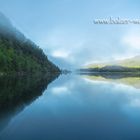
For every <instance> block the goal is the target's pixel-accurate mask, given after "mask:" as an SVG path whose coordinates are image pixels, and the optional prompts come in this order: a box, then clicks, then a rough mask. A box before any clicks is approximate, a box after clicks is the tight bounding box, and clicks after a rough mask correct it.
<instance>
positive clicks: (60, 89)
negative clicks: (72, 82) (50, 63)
mask: <svg viewBox="0 0 140 140" xmlns="http://www.w3.org/2000/svg"><path fill="white" fill-rule="evenodd" d="M52 93H53V94H56V95H60V94H62V93H69V90H68V88H67V87H65V86H61V87H54V88H52Z"/></svg>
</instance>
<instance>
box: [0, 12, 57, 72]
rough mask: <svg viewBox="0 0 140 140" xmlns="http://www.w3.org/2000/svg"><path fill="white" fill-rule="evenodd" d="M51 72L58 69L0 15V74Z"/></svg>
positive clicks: (41, 51)
mask: <svg viewBox="0 0 140 140" xmlns="http://www.w3.org/2000/svg"><path fill="white" fill-rule="evenodd" d="M52 72H59V68H58V67H57V66H55V65H54V64H53V63H52V62H50V61H49V60H48V58H47V56H46V55H45V54H44V52H43V50H41V49H40V48H39V47H38V46H37V45H36V44H35V43H33V42H32V41H31V40H29V39H27V38H26V37H25V36H24V35H23V34H22V33H21V32H20V31H18V30H17V29H16V28H15V27H14V26H13V25H12V23H11V22H10V20H9V19H8V18H7V17H5V16H4V15H3V14H2V13H0V74H2V75H3V74H7V73H18V74H27V73H30V74H32V73H52Z"/></svg>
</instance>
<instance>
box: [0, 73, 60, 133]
mask: <svg viewBox="0 0 140 140" xmlns="http://www.w3.org/2000/svg"><path fill="white" fill-rule="evenodd" d="M57 77H58V75H57V74H56V75H51V76H32V77H1V78H0V131H1V129H3V127H5V126H6V125H7V123H8V122H9V121H10V119H11V118H12V117H13V116H14V115H16V114H17V113H19V112H20V111H22V110H23V109H24V108H25V107H26V106H27V105H29V104H30V103H31V102H33V101H34V100H35V99H37V98H38V97H39V96H41V95H42V93H43V91H44V90H45V89H47V86H48V84H49V83H51V82H52V81H53V80H54V79H56V78H57Z"/></svg>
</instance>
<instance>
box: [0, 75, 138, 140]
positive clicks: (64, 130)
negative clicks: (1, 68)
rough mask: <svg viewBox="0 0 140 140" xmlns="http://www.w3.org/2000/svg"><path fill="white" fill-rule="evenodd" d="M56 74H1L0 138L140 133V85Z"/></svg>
mask: <svg viewBox="0 0 140 140" xmlns="http://www.w3.org/2000/svg"><path fill="white" fill-rule="evenodd" d="M54 79H55V77H51V78H48V79H46V78H45V77H44V78H43V79H37V78H30V79H28V78H27V79H26V78H21V79H18V78H14V79H11V78H9V79H0V140H32V139H33V140H93V139H94V140H139V139H140V133H139V130H140V89H139V88H135V87H134V86H133V85H132V86H131V85H125V84H124V83H114V82H112V81H109V82H107V81H104V80H103V81H101V80H98V79H94V78H89V77H84V76H78V75H62V76H60V77H59V78H58V79H57V80H55V81H53V80H54ZM51 81H53V82H52V83H51V84H49V83H50V82H51ZM48 84H49V86H48ZM47 86H48V88H47Z"/></svg>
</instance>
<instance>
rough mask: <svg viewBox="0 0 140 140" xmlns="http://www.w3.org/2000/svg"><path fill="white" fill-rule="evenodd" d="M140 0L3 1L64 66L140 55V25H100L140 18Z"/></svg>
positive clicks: (16, 22)
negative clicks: (107, 20) (110, 21)
mask: <svg viewBox="0 0 140 140" xmlns="http://www.w3.org/2000/svg"><path fill="white" fill-rule="evenodd" d="M139 5H140V1H138V0H133V1H132V0H117V1H112V0H0V11H1V12H2V13H4V14H5V15H6V16H7V17H8V18H10V20H11V21H12V23H13V24H14V26H15V27H16V28H17V29H19V30H20V31H21V32H22V33H23V34H25V36H26V37H27V38H29V39H31V40H32V41H34V42H35V43H36V44H37V45H39V46H40V48H42V49H43V50H44V52H45V53H46V54H47V56H48V57H49V59H50V60H52V61H53V62H54V63H55V64H56V65H58V66H59V67H61V68H73V67H79V66H83V65H87V64H90V63H94V62H101V61H108V60H116V59H124V58H127V57H133V56H135V55H138V54H140V24H138V25H136V24H125V25H115V24H114V25H112V24H108V25H103V24H98V25H97V24H94V22H93V21H94V20H96V19H109V18H110V17H112V18H113V19H116V18H118V17H119V18H121V19H126V18H127V19H130V20H134V19H140V15H139V13H140V8H139Z"/></svg>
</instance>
